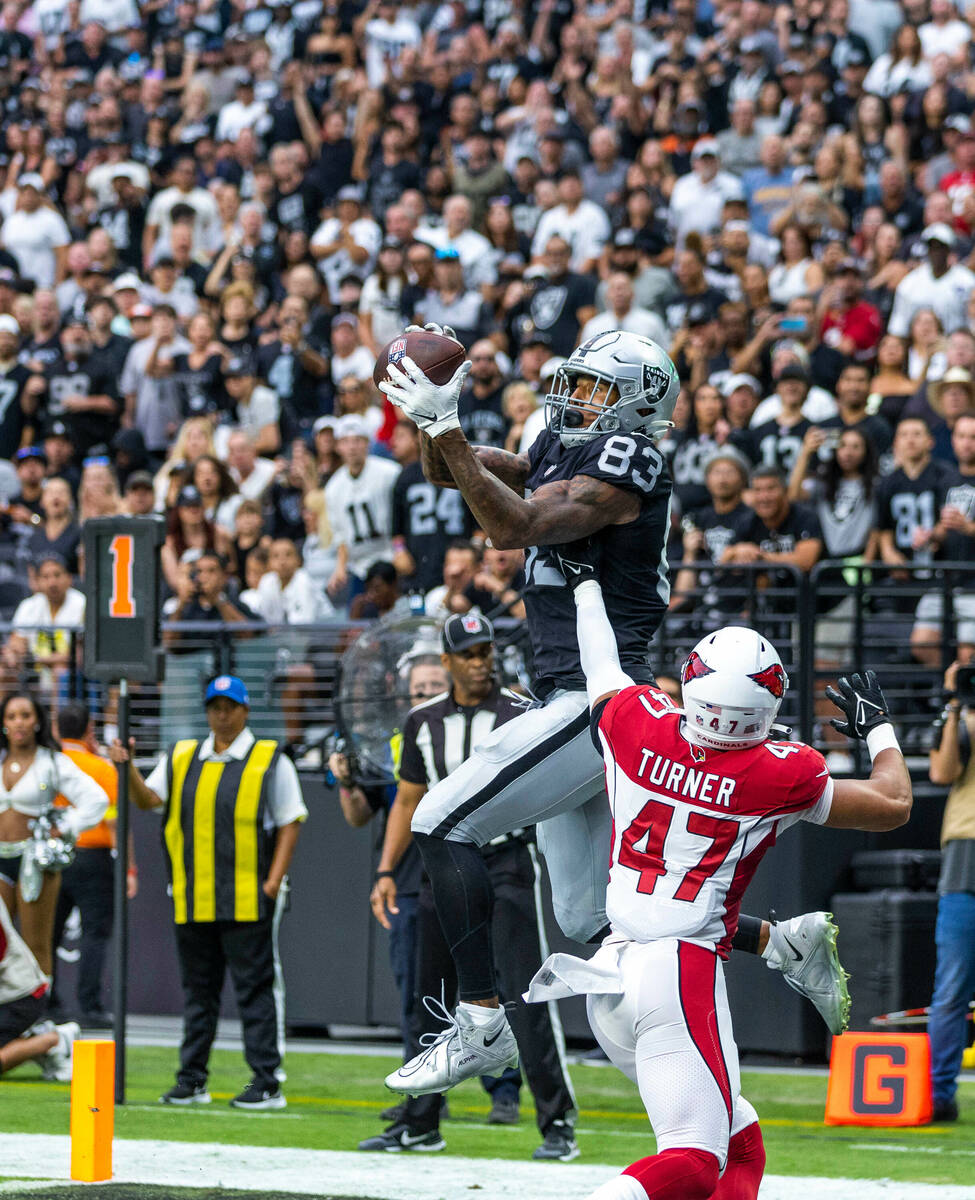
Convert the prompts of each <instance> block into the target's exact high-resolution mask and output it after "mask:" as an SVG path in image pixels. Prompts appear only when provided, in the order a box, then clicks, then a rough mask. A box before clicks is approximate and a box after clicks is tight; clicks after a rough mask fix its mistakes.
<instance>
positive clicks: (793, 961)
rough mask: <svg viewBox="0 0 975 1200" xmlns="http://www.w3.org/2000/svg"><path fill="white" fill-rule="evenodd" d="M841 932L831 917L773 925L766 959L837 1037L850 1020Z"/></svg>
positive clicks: (805, 917)
mask: <svg viewBox="0 0 975 1200" xmlns="http://www.w3.org/2000/svg"><path fill="white" fill-rule="evenodd" d="M838 932H839V930H838V929H837V927H836V925H835V924H834V923H833V914H832V913H827V912H814V913H804V914H803V915H802V916H800V917H793V918H792V920H791V921H780V922H778V923H777V924H773V925H772V927H771V933H770V935H769V944H768V946H767V947H766V949H765V953H764V955H763V957H764V958H765V961H766V962H767V963H768V965H769V968H770V969H771V970H773V971H781V972H782V974H783V975H784V976H785V981H786V983H787V984H788V985H789V987H791V988H793V989H794V990H795V991H797V992H798V993H799V994H800V996H805V997H806V998H807V999H808V1000H810V1001H812V1003H813V1004H814V1005H815V1006H816V1010H817V1012H818V1013H819V1015H820V1016H821V1017H822V1018H823V1020H824V1021H825V1022H826V1025H827V1027H828V1029H829V1031H830V1033H832V1034H833V1035H834V1036H836V1035H838V1034H841V1033H842V1032H843V1030H844V1029H846V1026H847V1024H848V1022H849V1020H850V991H849V988H848V987H847V986H846V981H847V979H849V975H848V974H847V973H846V971H844V970H843V967H842V965H841V964H840V959H839V954H838V953H837V950H836V935H837V933H838Z"/></svg>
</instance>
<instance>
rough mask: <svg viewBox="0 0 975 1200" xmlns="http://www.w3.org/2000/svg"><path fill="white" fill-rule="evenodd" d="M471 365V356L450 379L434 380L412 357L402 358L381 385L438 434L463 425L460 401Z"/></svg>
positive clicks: (408, 412)
mask: <svg viewBox="0 0 975 1200" xmlns="http://www.w3.org/2000/svg"><path fill="white" fill-rule="evenodd" d="M470 369H471V363H470V359H467V360H465V361H464V362H462V363H461V364H460V366H459V367H458V368H457V370H456V371H455V372H454V373H453V376H452V377H451V379H450V381H449V382H448V383H442V384H441V383H433V382H432V381H431V380H430V379H428V378H427V377H426V375H424V373H423V372H422V371H421V370H420V368H419V367H418V366H417V365H416V363H415V362H414V361H413V359H412V358H402V359H400V361H399V362H398V363H390V364H389V366H387V368H386V376H387V377H386V379H384V380H383V381H382V383H381V384H380V385H379V390H380V391H381V392H383V393H384V394H385V395H387V396H388V397H389V398H390V400H391V401H392V402H393V404H395V405H396V407H397V408H399V409H401V410H402V411H403V412H404V413H405V414H406V415H407V416H408V417H409V418H410V420H411V421H415V422H416V424H417V426H418V428H420V429H422V430H423V432H424V433H426V434H428V435H429V436H430V437H432V438H435V437H439V436H440V435H441V434H442V433H446V432H447V430H448V429H460V421H459V420H458V419H457V401H458V400H459V399H460V393H461V389H462V388H463V386H464V380H465V379H466V378H467V372H468V371H469V370H470Z"/></svg>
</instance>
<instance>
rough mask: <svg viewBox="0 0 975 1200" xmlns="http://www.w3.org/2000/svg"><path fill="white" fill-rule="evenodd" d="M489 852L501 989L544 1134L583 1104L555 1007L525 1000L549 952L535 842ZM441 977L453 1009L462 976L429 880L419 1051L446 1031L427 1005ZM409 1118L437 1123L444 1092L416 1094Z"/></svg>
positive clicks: (415, 1043)
mask: <svg viewBox="0 0 975 1200" xmlns="http://www.w3.org/2000/svg"><path fill="white" fill-rule="evenodd" d="M483 853H484V858H485V862H486V864H487V867H488V872H489V874H490V876H491V883H492V885H493V887H494V917H493V924H492V934H493V941H494V948H495V970H496V971H497V976H498V982H499V994H500V998H501V1001H502V1003H504V1002H508V1020H509V1021H510V1022H511V1028H512V1030H513V1031H514V1035H515V1037H516V1039H517V1041H518V1051H519V1053H520V1055H521V1069H522V1070H523V1071H524V1073H525V1077H526V1078H527V1080H528V1086H529V1087H530V1088H531V1091H532V1095H533V1096H534V1098H535V1111H536V1118H537V1121H538V1128H539V1129H540V1130H541V1132H542V1134H543V1136H544V1134H545V1132H546V1131H547V1130H548V1128H549V1126H550V1125H551V1124H552V1122H553V1121H556V1120H564V1119H565V1118H566V1117H567V1116H568V1115H569V1114H570V1112H571V1111H572V1110H573V1109H574V1107H575V1104H574V1100H573V1097H572V1093H571V1091H570V1090H569V1085H568V1083H567V1082H566V1078H565V1074H564V1073H563V1070H562V1062H561V1060H560V1058H559V1052H558V1047H557V1046H556V1043H555V1033H554V1031H553V1029H552V1022H551V1019H550V1017H549V1012H548V1005H547V1004H526V1003H525V1002H524V1000H522V998H521V994H522V992H524V991H527V989H528V985H529V983H530V982H531V979H532V976H533V975H534V974H535V972H536V971H537V970H538V965H539V963H540V962H541V957H542V952H541V947H540V945H539V941H538V924H537V920H536V915H535V891H534V888H535V867H534V864H533V863H532V859H531V855H530V854H529V852H528V848H527V846H525V845H523V844H522V843H521V842H518V841H510V842H505V843H504V844H503V845H501V846H498V847H485V849H484V852H483ZM441 982H442V983H443V989H444V997H445V1001H444V1002H445V1004H446V1005H447V1008H448V1010H449V1009H452V1008H453V1006H454V1002H455V999H456V993H457V975H456V973H455V971H454V962H453V959H452V958H451V955H450V949H449V947H448V945H447V941H446V939H445V938H444V934H443V930H442V928H441V926H440V921H439V919H438V917H437V910H436V906H435V905H434V902H433V891H432V890H431V887H430V883H429V881H428V880H427V879H426V878H424V880H423V883H422V884H421V885H420V896H419V902H418V906H417V967H416V1002H415V1004H414V1006H413V1027H412V1030H411V1033H412V1040H411V1045H410V1048H409V1054H410V1055H411V1056H412V1055H413V1054H417V1053H419V1051H420V1049H421V1046H420V1042H419V1039H420V1035H421V1034H423V1033H440V1031H441V1030H442V1029H443V1028H444V1026H443V1023H442V1022H440V1021H438V1020H436V1018H435V1017H433V1016H431V1014H430V1013H429V1012H428V1011H427V1009H426V1006H425V1005H424V1003H423V997H424V996H435V997H436V998H437V999H438V1000H439V999H440V987H441ZM403 1119H404V1120H405V1121H407V1122H408V1124H409V1125H410V1127H411V1129H413V1130H415V1131H420V1132H425V1131H427V1130H430V1129H436V1128H437V1125H438V1123H439V1119H440V1096H439V1095H429V1096H411V1097H410V1099H409V1100H408V1101H407V1106H406V1115H405V1117H404V1118H403Z"/></svg>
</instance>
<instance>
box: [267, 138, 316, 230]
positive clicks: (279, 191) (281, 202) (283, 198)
mask: <svg viewBox="0 0 975 1200" xmlns="http://www.w3.org/2000/svg"><path fill="white" fill-rule="evenodd" d="M270 161H271V172H272V174H273V175H274V183H275V187H274V195H273V197H272V200H271V215H272V216H273V218H274V223H275V225H276V226H277V227H278V229H280V230H281V231H282V233H283V232H284V231H286V230H298V231H300V232H302V233H304V234H307V235H310V234H311V232H312V230H313V229H314V228H315V225H316V223H317V220H318V211H319V209H320V208H321V204H322V198H321V194H320V193H319V191H318V188H317V187H316V186H315V184H314V183H313V182H312V180H311V179H309V178H307V177H306V176H305V175H303V174H302V169H301V167H300V166H299V164H298V161H297V156H296V155H295V153H294V151H293V150H292V148H291V147H290V146H275V147H274V149H273V150H272V151H271V159H270Z"/></svg>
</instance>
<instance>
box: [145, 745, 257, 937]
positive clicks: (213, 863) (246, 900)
mask: <svg viewBox="0 0 975 1200" xmlns="http://www.w3.org/2000/svg"><path fill="white" fill-rule="evenodd" d="M199 748H200V743H199V741H197V740H194V739H187V740H185V741H180V742H177V743H176V744H175V745H174V746H173V748H172V750H170V752H169V760H168V769H169V803H168V804H167V807H166V814H165V817H164V820H163V830H162V834H163V845H164V846H165V849H166V854H167V857H168V860H169V863H168V865H169V880H170V885H171V889H172V896H173V916H174V918H175V921H176V924H177V925H185V924H186V923H187V921H257V920H260V919H261V918H262V917H266V916H268V915H270V912H271V901H270V900H269V899H268V898H267V897H266V896H265V895H264V892H263V890H262V889H261V884H262V883H263V882H264V880H265V879H266V878H267V873H268V870H269V868H270V865H271V856H272V854H273V852H274V842H275V834H276V830H274V829H273V828H271V829H268V828H266V825H267V822H266V821H265V814H266V812H267V805H268V788H269V786H270V783H271V781H272V780H273V778H274V766H275V764H276V763H277V760H278V754H279V752H280V748H279V745H278V743H277V742H275V741H271V740H270V739H265V740H261V741H255V742H254V744H253V746H252V747H251V749H250V753H249V754H248V755H247V757H246V758H243V759H229V760H228V761H227V762H203V761H201V760H200V758H199V756H198V751H199Z"/></svg>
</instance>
